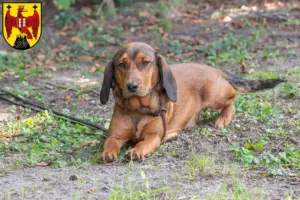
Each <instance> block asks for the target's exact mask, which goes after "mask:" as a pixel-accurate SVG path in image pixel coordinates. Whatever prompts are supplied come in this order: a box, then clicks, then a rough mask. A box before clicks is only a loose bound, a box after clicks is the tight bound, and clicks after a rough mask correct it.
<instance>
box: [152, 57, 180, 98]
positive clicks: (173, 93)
mask: <svg viewBox="0 0 300 200" xmlns="http://www.w3.org/2000/svg"><path fill="white" fill-rule="evenodd" d="M156 64H157V66H158V70H159V74H160V77H161V80H162V83H163V88H164V89H165V91H166V94H167V96H168V98H169V100H170V101H172V102H176V100H177V84H176V79H175V77H174V75H173V73H172V71H171V69H170V68H169V66H168V64H167V62H166V61H165V59H164V58H163V57H162V56H161V55H160V54H156Z"/></svg>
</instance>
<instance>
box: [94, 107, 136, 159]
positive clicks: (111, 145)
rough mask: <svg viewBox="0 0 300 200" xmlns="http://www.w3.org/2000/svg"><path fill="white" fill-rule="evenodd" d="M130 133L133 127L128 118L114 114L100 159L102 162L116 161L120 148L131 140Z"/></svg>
mask: <svg viewBox="0 0 300 200" xmlns="http://www.w3.org/2000/svg"><path fill="white" fill-rule="evenodd" d="M132 133H133V126H132V124H131V121H130V120H128V117H126V116H124V115H119V114H116V113H114V115H113V117H112V121H111V123H110V126H109V129H108V137H107V139H106V140H105V142H104V146H103V152H102V153H101V154H100V159H101V160H102V161H104V162H112V161H115V160H117V159H118V154H119V152H120V149H121V147H122V146H123V145H124V144H125V143H126V142H127V141H128V140H130V139H131V137H132Z"/></svg>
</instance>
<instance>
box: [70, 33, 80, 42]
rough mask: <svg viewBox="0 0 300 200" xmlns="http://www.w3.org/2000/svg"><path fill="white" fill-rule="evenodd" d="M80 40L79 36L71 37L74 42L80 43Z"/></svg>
mask: <svg viewBox="0 0 300 200" xmlns="http://www.w3.org/2000/svg"><path fill="white" fill-rule="evenodd" d="M79 40H80V37H79V36H78V35H75V36H73V37H71V41H72V42H78V41H79Z"/></svg>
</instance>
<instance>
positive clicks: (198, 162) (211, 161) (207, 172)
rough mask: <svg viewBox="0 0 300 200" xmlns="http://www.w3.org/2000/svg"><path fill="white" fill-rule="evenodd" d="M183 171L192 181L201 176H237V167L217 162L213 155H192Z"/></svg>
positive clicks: (232, 164)
mask: <svg viewBox="0 0 300 200" xmlns="http://www.w3.org/2000/svg"><path fill="white" fill-rule="evenodd" d="M183 171H184V172H185V174H187V177H188V179H189V180H190V181H192V180H195V179H196V178H197V177H199V176H200V177H210V176H217V177H220V176H235V175H237V166H236V165H235V164H234V163H230V162H229V161H226V162H217V159H216V158H215V156H214V155H212V154H209V155H205V154H200V155H196V154H192V156H191V158H190V159H189V160H188V161H187V163H186V165H185V166H184V168H183Z"/></svg>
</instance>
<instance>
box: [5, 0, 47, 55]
mask: <svg viewBox="0 0 300 200" xmlns="http://www.w3.org/2000/svg"><path fill="white" fill-rule="evenodd" d="M41 22H42V3H24V2H23V3H2V24H3V25H2V26H3V27H2V33H3V37H4V39H5V41H6V42H7V44H9V46H11V47H13V48H14V49H18V50H26V49H29V48H31V47H33V46H34V45H36V44H37V43H38V41H39V39H40V37H41V34H42V25H41Z"/></svg>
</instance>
